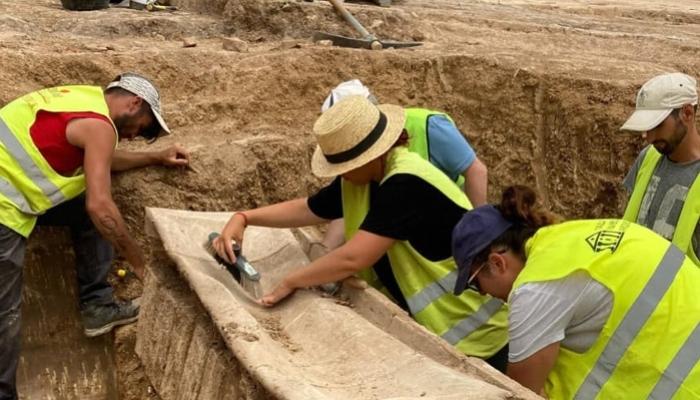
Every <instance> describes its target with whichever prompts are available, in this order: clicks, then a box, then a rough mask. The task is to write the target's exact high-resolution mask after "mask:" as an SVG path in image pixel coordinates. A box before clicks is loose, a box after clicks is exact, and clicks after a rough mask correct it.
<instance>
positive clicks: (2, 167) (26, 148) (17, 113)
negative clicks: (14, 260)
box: [0, 86, 117, 237]
mask: <svg viewBox="0 0 700 400" xmlns="http://www.w3.org/2000/svg"><path fill="white" fill-rule="evenodd" d="M40 110H45V111H50V112H94V113H97V114H101V115H104V116H105V117H107V119H109V108H108V107H107V103H106V102H105V99H104V95H103V92H102V89H101V88H100V87H97V86H61V87H54V88H48V89H42V90H39V91H36V92H32V93H29V94H27V95H25V96H22V97H20V98H18V99H16V100H14V101H12V102H11V103H9V104H7V105H6V106H5V107H3V108H2V109H0V224H2V225H5V226H7V227H8V228H10V229H12V230H14V231H16V232H17V233H19V234H20V235H22V236H25V237H27V236H29V234H30V233H31V231H32V229H34V225H35V224H36V217H37V216H38V215H41V214H43V213H44V212H46V210H48V209H50V208H52V207H55V206H56V205H58V204H60V203H62V202H64V201H66V200H69V199H72V198H74V197H76V196H78V195H79V194H80V193H82V192H83V191H84V190H85V176H84V175H83V174H82V173H81V174H78V175H75V176H71V177H65V176H61V175H60V174H58V173H57V172H56V171H54V170H53V168H51V166H50V165H49V163H48V162H47V161H46V159H45V158H44V157H43V156H42V155H41V153H40V152H39V150H38V149H37V147H36V146H35V145H34V142H33V141H32V138H31V136H30V134H29V129H30V128H31V126H32V125H33V124H34V121H35V120H36V115H37V113H38V112H39V111H40ZM109 120H110V121H111V119H109ZM112 126H114V124H112ZM114 132H115V135H116V132H117V131H116V127H115V128H114Z"/></svg>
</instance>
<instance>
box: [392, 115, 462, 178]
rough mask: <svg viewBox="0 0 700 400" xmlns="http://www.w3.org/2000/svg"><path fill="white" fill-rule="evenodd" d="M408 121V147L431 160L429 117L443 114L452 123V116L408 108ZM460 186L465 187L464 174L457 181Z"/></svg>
mask: <svg viewBox="0 0 700 400" xmlns="http://www.w3.org/2000/svg"><path fill="white" fill-rule="evenodd" d="M404 114H405V116H406V122H405V123H404V129H406V132H408V149H409V150H410V151H412V152H414V153H417V154H418V155H419V156H421V157H422V158H423V159H425V160H428V161H431V160H430V143H429V137H428V119H429V118H430V117H431V116H433V115H442V116H444V117H447V119H449V120H450V121H451V122H452V123H454V121H452V118H451V117H450V116H449V115H447V114H445V113H442V112H439V111H431V110H427V109H425V108H406V109H404ZM455 182H456V183H457V186H459V187H460V188H463V187H464V175H462V174H459V175H458V176H457V180H456V181H455Z"/></svg>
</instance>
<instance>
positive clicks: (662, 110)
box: [620, 72, 698, 132]
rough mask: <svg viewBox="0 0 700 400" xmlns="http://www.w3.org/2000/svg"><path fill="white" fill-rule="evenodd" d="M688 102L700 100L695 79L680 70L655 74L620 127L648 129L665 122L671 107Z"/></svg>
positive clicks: (694, 103) (696, 102) (642, 89)
mask: <svg viewBox="0 0 700 400" xmlns="http://www.w3.org/2000/svg"><path fill="white" fill-rule="evenodd" d="M686 104H691V105H696V104H698V91H697V86H696V82H695V79H693V78H692V77H690V76H688V75H686V74H683V73H680V72H673V73H670V74H663V75H658V76H655V77H653V78H651V79H650V80H649V81H647V82H646V83H645V84H644V85H642V88H641V89H639V93H637V106H636V108H635V110H634V113H632V115H631V116H630V117H629V118H628V119H627V121H626V122H625V123H624V125H622V128H620V129H621V130H626V131H638V132H646V131H649V130H651V129H653V128H655V127H656V126H658V125H659V124H660V123H662V122H663V121H664V119H666V117H668V116H669V114H671V111H673V110H674V109H677V108H681V107H682V106H684V105H686Z"/></svg>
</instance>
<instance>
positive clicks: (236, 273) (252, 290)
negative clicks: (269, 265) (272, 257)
mask: <svg viewBox="0 0 700 400" xmlns="http://www.w3.org/2000/svg"><path fill="white" fill-rule="evenodd" d="M217 237H219V234H218V233H217V232H212V233H210V234H209V237H208V238H207V242H206V243H205V246H204V248H205V249H206V250H207V252H209V254H211V255H212V256H213V257H214V259H216V261H217V262H218V263H219V264H221V265H222V266H223V267H224V268H226V270H228V272H229V273H230V274H231V275H233V277H234V279H235V280H236V281H237V282H238V283H240V284H241V286H242V287H243V288H244V289H245V290H246V291H247V292H248V293H249V294H251V295H252V296H253V297H254V298H256V299H257V298H259V297H260V296H261V295H262V293H261V291H262V290H261V287H260V273H259V272H258V271H257V270H256V269H255V268H254V267H253V266H252V265H251V264H250V263H249V262H248V260H246V258H245V256H243V254H241V246H240V245H239V244H238V243H236V242H235V241H234V242H233V243H232V247H233V253H234V255H235V256H236V262H235V263H232V262H231V261H230V260H228V259H224V258H223V257H220V256H219V254H218V253H217V252H216V249H214V239H216V238H217Z"/></svg>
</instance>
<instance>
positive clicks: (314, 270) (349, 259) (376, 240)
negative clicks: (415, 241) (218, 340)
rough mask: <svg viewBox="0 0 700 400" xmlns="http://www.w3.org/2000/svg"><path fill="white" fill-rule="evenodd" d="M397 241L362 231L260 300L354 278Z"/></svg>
mask: <svg viewBox="0 0 700 400" xmlns="http://www.w3.org/2000/svg"><path fill="white" fill-rule="evenodd" d="M394 242H395V240H394V239H391V238H388V237H385V236H379V235H376V234H374V233H371V232H367V231H363V230H360V231H359V232H357V234H356V235H355V236H353V237H352V239H350V240H349V241H348V242H347V243H345V244H344V245H342V246H340V247H338V248H337V249H335V250H333V251H331V252H330V253H328V254H326V255H324V256H323V257H320V258H318V259H316V260H315V261H314V262H312V263H311V264H309V265H308V266H306V267H304V268H301V269H298V270H296V271H294V272H292V273H290V274H289V275H287V276H286V277H285V278H284V279H283V280H282V282H281V283H280V284H279V285H278V286H277V287H276V288H275V290H273V291H272V293H270V294H268V295H266V296H265V297H263V298H262V299H261V301H260V302H261V303H262V304H263V305H266V306H272V305H274V304H275V303H277V302H279V301H280V300H282V299H284V298H285V297H287V296H289V295H290V294H291V293H292V292H294V290H296V289H300V288H304V287H309V286H316V285H320V284H323V283H330V282H337V281H339V280H342V279H345V278H347V277H350V276H352V275H353V274H355V273H356V272H358V271H361V270H363V269H365V268H368V267H371V266H372V265H374V264H375V263H376V262H377V261H378V260H379V259H380V258H381V257H382V255H384V254H385V253H386V252H387V250H389V248H390V247H391V245H393V244H394Z"/></svg>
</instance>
